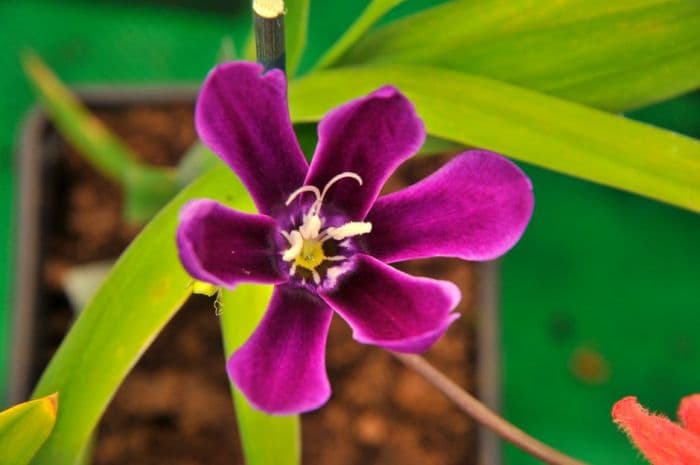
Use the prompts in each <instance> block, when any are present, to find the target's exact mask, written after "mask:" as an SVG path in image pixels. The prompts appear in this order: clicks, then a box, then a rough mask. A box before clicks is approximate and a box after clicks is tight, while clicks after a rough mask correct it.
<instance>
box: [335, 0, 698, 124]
mask: <svg viewBox="0 0 700 465" xmlns="http://www.w3.org/2000/svg"><path fill="white" fill-rule="evenodd" d="M698 31H700V2H698V1H697V0H618V1H609V0H561V1H545V2H532V1H531V0H509V1H504V0H482V1H478V2H475V1H472V0H459V1H453V2H450V3H447V4H444V5H441V6H438V7H435V8H432V9H430V10H427V11H424V12H422V13H418V14H416V15H413V16H411V17H408V18H405V19H403V20H399V21H396V22H394V23H392V24H389V25H387V26H385V27H383V28H381V29H379V30H377V31H375V32H372V33H370V34H368V35H367V36H365V37H364V38H363V39H362V40H361V41H360V42H358V43H357V45H356V47H354V48H353V49H352V50H351V51H350V52H349V53H347V54H346V55H345V56H344V57H343V58H342V60H341V63H339V64H340V65H349V64H382V65H386V64H407V65H425V66H436V67H443V68H449V69H453V70H457V71H462V72H467V73H470V74H478V75H482V76H487V77H491V78H494V79H498V80H501V81H506V82H509V83H512V84H517V85H519V86H522V87H527V88H531V89H534V90H538V91H541V92H544V93H548V94H552V95H555V96H558V97H562V98H565V99H567V100H574V101H577V102H581V103H586V104H589V105H591V106H595V107H598V108H602V109H607V110H610V111H623V110H629V109H632V108H637V107H640V106H643V105H647V104H649V103H653V102H656V101H660V100H664V99H667V98H669V97H672V96H674V95H678V94H681V93H684V92H687V91H690V90H692V89H695V88H697V87H698V86H700V73H698V72H697V70H698V69H700V34H699V33H698Z"/></svg>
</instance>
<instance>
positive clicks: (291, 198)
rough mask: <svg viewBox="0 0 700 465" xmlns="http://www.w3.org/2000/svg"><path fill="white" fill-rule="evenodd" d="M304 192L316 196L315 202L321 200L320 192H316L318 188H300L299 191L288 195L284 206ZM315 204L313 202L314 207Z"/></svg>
mask: <svg viewBox="0 0 700 465" xmlns="http://www.w3.org/2000/svg"><path fill="white" fill-rule="evenodd" d="M304 192H313V194H314V195H315V196H316V202H318V201H319V200H320V199H321V191H319V190H318V187H316V186H301V187H300V188H299V189H297V190H295V191H294V192H292V193H291V194H290V195H289V198H288V199H287V201H286V202H285V205H287V206H289V204H290V203H292V202H293V201H294V199H296V198H297V197H299V195H301V194H303V193H304ZM316 202H314V205H316Z"/></svg>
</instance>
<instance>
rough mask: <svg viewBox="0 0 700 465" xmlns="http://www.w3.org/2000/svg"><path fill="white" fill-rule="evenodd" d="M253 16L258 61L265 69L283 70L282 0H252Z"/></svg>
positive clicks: (284, 56) (284, 57)
mask: <svg viewBox="0 0 700 465" xmlns="http://www.w3.org/2000/svg"><path fill="white" fill-rule="evenodd" d="M253 18H254V22H255V50H256V53H257V60H258V63H260V64H262V65H263V66H264V67H265V71H268V70H270V69H280V70H282V71H284V70H285V59H286V55H285V49H284V1H283V0H253Z"/></svg>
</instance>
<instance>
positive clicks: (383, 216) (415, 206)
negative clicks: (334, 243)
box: [363, 150, 534, 263]
mask: <svg viewBox="0 0 700 465" xmlns="http://www.w3.org/2000/svg"><path fill="white" fill-rule="evenodd" d="M533 206H534V198H533V194H532V184H531V183H530V180H529V179H528V178H527V176H525V174H524V173H523V172H522V171H521V170H520V168H518V167H517V166H516V165H515V164H513V163H512V162H510V161H509V160H507V159H505V158H504V157H502V156H500V155H497V154H495V153H491V152H487V151H483V150H472V151H469V152H466V153H464V154H462V155H459V156H458V157H456V158H454V159H453V160H451V161H450V162H449V163H447V164H446V165H445V166H443V167H442V168H441V169H439V170H438V171H437V172H435V173H434V174H433V175H431V176H429V177H427V178H425V179H424V180H422V181H421V182H419V183H417V184H414V185H413V186H410V187H408V188H406V189H404V190H402V191H399V192H395V193H393V194H389V195H386V196H383V197H380V198H379V199H377V202H376V203H375V204H374V207H372V210H371V211H370V212H369V214H368V215H367V219H366V221H369V222H370V223H372V232H371V233H370V234H368V235H367V236H365V237H363V239H364V240H365V241H366V242H365V245H366V247H367V252H368V253H370V254H371V255H373V256H375V257H377V258H379V259H380V260H383V261H385V262H390V263H391V262H396V261H401V260H410V259H415V258H423V257H431V256H447V257H459V258H463V259H465V260H477V261H480V260H490V259H493V258H496V257H498V256H500V255H502V254H504V253H505V252H506V251H508V250H509V249H510V248H511V247H512V246H513V245H514V244H515V243H516V242H517V241H518V240H519V239H520V237H521V236H522V234H523V232H524V230H525V227H526V226H527V224H528V222H529V221H530V217H531V216H532V209H533Z"/></svg>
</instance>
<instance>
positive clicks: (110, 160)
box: [22, 53, 178, 223]
mask: <svg viewBox="0 0 700 465" xmlns="http://www.w3.org/2000/svg"><path fill="white" fill-rule="evenodd" d="M22 63H23V65H24V69H25V72H26V74H27V76H28V77H29V79H30V81H31V82H32V84H33V85H34V88H35V89H36V91H37V93H38V94H39V96H40V98H41V101H42V102H43V103H44V105H45V106H46V109H47V110H48V112H49V113H50V115H51V119H52V121H53V122H54V124H55V125H56V126H57V127H58V129H59V130H60V131H61V134H62V135H63V136H64V137H65V138H66V139H67V140H68V141H69V142H70V143H71V144H73V145H74V146H75V147H76V148H77V149H78V150H79V151H80V153H81V155H82V156H83V157H84V158H85V159H86V160H87V161H88V162H89V163H90V164H91V165H92V166H93V167H94V168H95V169H97V170H98V171H99V172H100V173H102V174H103V175H104V176H106V177H108V178H110V179H111V180H113V181H114V182H116V183H117V184H119V185H120V186H121V187H122V189H123V191H124V195H125V202H124V203H125V206H124V218H125V219H126V220H127V221H129V222H133V223H144V222H146V221H147V220H148V219H150V218H151V217H152V216H153V215H154V214H155V213H156V212H158V210H160V209H161V207H163V205H165V204H166V203H167V202H168V200H170V199H171V198H172V197H173V195H175V193H176V192H177V190H178V184H177V176H176V173H175V170H174V169H172V168H162V167H158V168H156V167H152V166H149V165H146V164H145V163H142V162H140V161H139V160H138V158H137V156H136V155H135V154H134V153H133V152H132V151H131V149H129V147H127V146H126V144H124V143H123V142H122V141H121V140H120V139H119V138H118V137H116V136H115V135H114V134H112V133H111V132H110V131H109V129H107V128H106V127H105V126H104V125H103V124H102V122H101V121H100V120H99V119H97V118H96V117H95V116H93V115H92V114H91V113H90V111H89V110H88V109H87V108H85V106H84V105H83V104H82V103H80V101H79V100H78V99H77V98H76V97H75V95H73V94H72V93H71V91H70V90H69V89H68V88H67V87H66V86H64V85H63V83H61V81H60V80H59V79H58V78H57V77H56V75H55V74H54V73H53V72H52V71H51V70H50V69H49V68H48V67H47V66H46V64H44V63H43V62H42V61H41V59H40V58H39V57H38V56H37V55H36V54H33V53H26V54H24V55H23V57H22Z"/></svg>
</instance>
